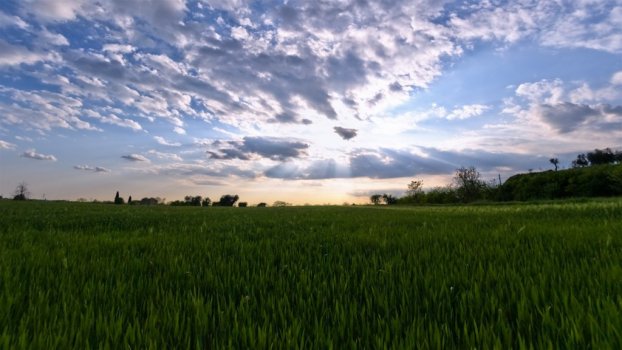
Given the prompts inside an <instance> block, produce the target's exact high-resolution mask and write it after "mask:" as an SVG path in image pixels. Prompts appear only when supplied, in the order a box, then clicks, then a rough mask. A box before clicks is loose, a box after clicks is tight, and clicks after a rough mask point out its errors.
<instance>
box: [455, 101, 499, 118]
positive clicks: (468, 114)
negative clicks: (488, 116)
mask: <svg viewBox="0 0 622 350" xmlns="http://www.w3.org/2000/svg"><path fill="white" fill-rule="evenodd" d="M489 109H490V106H486V105H481V104H473V105H465V106H462V107H460V108H456V109H454V110H452V111H451V113H449V114H448V115H447V116H446V118H447V119H449V120H456V119H458V120H463V119H469V118H472V117H477V116H480V115H482V114H483V113H484V112H486V111H487V110H489Z"/></svg>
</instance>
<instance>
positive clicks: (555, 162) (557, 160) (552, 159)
mask: <svg viewBox="0 0 622 350" xmlns="http://www.w3.org/2000/svg"><path fill="white" fill-rule="evenodd" d="M549 162H551V164H553V166H555V171H557V164H559V159H557V158H551V159H549Z"/></svg>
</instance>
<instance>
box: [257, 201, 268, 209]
mask: <svg viewBox="0 0 622 350" xmlns="http://www.w3.org/2000/svg"><path fill="white" fill-rule="evenodd" d="M267 206H268V205H267V204H266V203H264V202H261V203H259V204H257V208H265V207H267Z"/></svg>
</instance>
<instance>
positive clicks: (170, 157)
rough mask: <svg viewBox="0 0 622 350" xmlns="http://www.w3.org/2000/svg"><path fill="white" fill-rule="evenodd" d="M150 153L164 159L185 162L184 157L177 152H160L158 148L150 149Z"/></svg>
mask: <svg viewBox="0 0 622 350" xmlns="http://www.w3.org/2000/svg"><path fill="white" fill-rule="evenodd" d="M147 153H149V154H152V155H154V156H156V157H157V158H159V159H164V160H172V161H176V162H183V159H182V158H181V157H180V156H179V155H177V154H175V153H166V152H158V151H156V150H153V149H152V150H150V151H149V152H147Z"/></svg>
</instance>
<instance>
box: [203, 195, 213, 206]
mask: <svg viewBox="0 0 622 350" xmlns="http://www.w3.org/2000/svg"><path fill="white" fill-rule="evenodd" d="M210 204H212V200H211V199H209V197H205V198H203V201H202V202H201V205H202V206H204V207H209V205H210Z"/></svg>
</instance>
